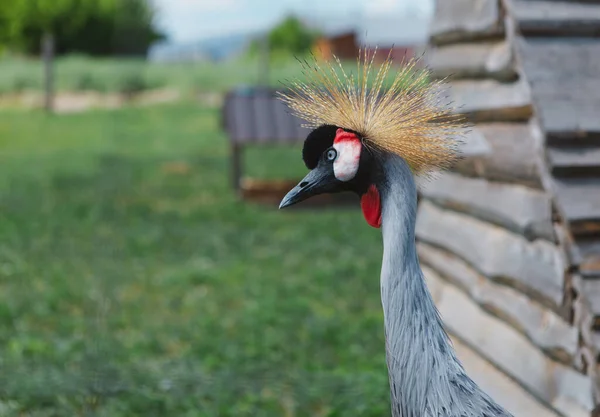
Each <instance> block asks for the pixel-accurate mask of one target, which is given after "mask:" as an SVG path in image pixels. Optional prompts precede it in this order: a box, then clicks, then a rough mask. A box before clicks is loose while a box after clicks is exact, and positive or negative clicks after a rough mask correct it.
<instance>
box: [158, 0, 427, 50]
mask: <svg viewBox="0 0 600 417" xmlns="http://www.w3.org/2000/svg"><path fill="white" fill-rule="evenodd" d="M153 1H154V2H155V5H156V7H157V8H158V11H159V19H158V24H159V26H160V28H161V29H162V30H163V31H165V33H166V34H167V35H168V36H169V39H170V41H172V42H174V43H185V42H193V41H197V40H200V39H206V38H211V37H218V36H222V35H227V34H231V33H244V32H251V31H258V30H263V29H265V28H268V27H269V26H271V25H273V24H274V23H276V22H277V21H278V20H280V19H281V18H282V17H283V16H285V15H287V14H290V13H298V14H300V15H303V16H305V15H308V16H315V17H319V18H323V17H327V16H332V18H335V19H337V20H340V19H343V18H344V16H348V15H353V16H357V15H370V16H380V15H387V16H390V15H392V14H398V15H400V16H406V15H410V16H414V17H415V18H422V19H427V17H428V16H429V15H430V14H431V13H432V11H433V1H434V0H329V1H327V0H153Z"/></svg>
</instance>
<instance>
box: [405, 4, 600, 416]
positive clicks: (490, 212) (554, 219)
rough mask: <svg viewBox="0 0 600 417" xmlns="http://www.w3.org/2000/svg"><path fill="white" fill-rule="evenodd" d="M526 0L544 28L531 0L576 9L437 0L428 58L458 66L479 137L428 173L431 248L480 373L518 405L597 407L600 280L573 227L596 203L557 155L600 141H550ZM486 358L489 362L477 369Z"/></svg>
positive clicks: (444, 307) (437, 64)
mask: <svg viewBox="0 0 600 417" xmlns="http://www.w3.org/2000/svg"><path fill="white" fill-rule="evenodd" d="M515 2H517V3H519V5H520V6H522V5H523V4H525V3H527V4H528V5H529V6H527V7H529V9H527V13H528V14H527V20H526V21H527V22H528V23H527V25H528V26H527V25H526V26H527V27H530V28H534V29H535V30H537V31H539V30H540V24H539V22H537V21H536V20H535V18H536V16H538V15H536V14H535V13H534V12H532V11H531V7H530V3H552V4H553V5H554V6H556V7H563V9H562V10H563V14H558V15H559V17H560V16H562V18H563V19H565V20H568V19H566V18H565V17H564V13H566V12H565V11H564V10H567V9H568V7H567V6H568V5H565V4H563V3H561V2H557V1H551V2H547V1H545V2H540V1H528V0H520V1H518V0H513V1H512V2H509V0H506V1H503V0H438V2H437V6H436V12H435V16H434V19H433V22H432V27H431V37H430V50H429V52H428V54H427V55H426V59H427V64H428V66H429V67H430V68H431V70H432V73H433V75H434V76H435V77H440V78H442V77H449V79H450V85H451V94H452V96H453V100H454V101H455V102H456V103H459V104H461V105H462V108H460V111H461V112H463V113H466V114H467V116H468V117H469V118H470V120H471V121H472V122H473V124H474V127H473V132H471V134H470V135H469V137H468V138H467V139H468V140H467V145H469V147H468V149H471V150H472V148H473V144H472V142H473V141H475V140H476V141H477V142H478V146H477V147H476V148H477V151H476V152H473V151H469V152H467V153H466V158H465V159H464V160H462V161H461V162H460V163H459V164H457V165H456V166H455V167H454V168H453V170H452V171H451V172H447V173H443V174H439V175H438V176H437V178H435V179H434V180H427V181H423V182H421V183H420V184H419V185H420V187H419V189H420V204H419V212H418V220H417V231H416V233H417V241H418V242H417V245H418V251H419V258H420V261H421V263H422V265H423V266H424V270H425V273H426V275H427V279H428V284H429V287H430V290H431V292H432V295H433V297H434V299H435V301H436V303H437V306H438V308H439V309H440V312H441V315H442V317H443V319H444V321H445V323H446V325H447V327H448V330H449V332H450V333H451V335H452V337H453V338H454V339H455V340H456V341H457V346H460V348H457V350H458V352H459V356H461V359H462V360H463V362H464V363H465V367H466V368H467V370H469V368H470V366H472V367H473V369H474V371H473V372H474V379H476V380H477V382H479V383H480V384H481V385H482V386H484V387H486V389H487V390H488V391H489V393H490V394H491V395H492V396H495V397H497V398H498V401H499V402H501V403H502V405H504V406H505V407H506V408H507V409H509V410H510V411H512V412H513V413H514V414H515V415H536V416H560V415H562V416H573V417H577V416H582V417H583V416H585V417H588V416H590V413H591V412H592V409H593V408H594V406H595V400H596V397H595V395H596V391H597V386H598V385H597V381H596V379H595V369H596V366H597V365H596V364H597V360H596V359H597V355H598V353H599V351H598V350H594V349H597V348H600V336H599V335H598V334H597V333H595V332H594V331H593V327H594V326H597V327H600V326H598V324H599V322H600V320H597V316H596V315H598V317H600V291H598V290H597V287H596V285H597V284H600V281H593V280H590V279H586V278H585V277H584V276H582V274H581V273H580V272H579V270H578V269H577V270H576V269H574V265H575V264H576V263H577V262H579V263H581V257H582V250H581V249H580V248H579V246H577V245H576V244H574V242H575V241H577V237H576V236H574V235H573V228H574V227H575V229H576V228H577V227H580V228H584V227H587V228H588V229H589V227H591V226H589V224H588V223H589V222H587V223H585V222H584V223H585V224H584V223H582V222H579V223H578V222H577V221H572V219H573V218H574V215H573V213H576V214H578V215H580V218H581V219H584V220H586V221H588V220H589V219H588V217H589V216H588V217H586V216H587V214H588V213H587V212H586V209H585V208H586V207H587V206H586V205H585V204H584V205H583V206H584V209H581V208H579V209H574V208H572V206H573V204H572V202H570V201H569V198H575V197H580V195H579V194H577V193H579V192H580V191H579V189H576V187H575V188H573V186H572V182H573V181H572V179H570V178H569V177H567V178H566V179H565V178H563V177H560V178H558V177H556V175H555V172H554V171H553V169H554V168H555V167H565V166H567V167H571V166H581V165H583V166H585V167H588V166H589V165H590V164H593V165H594V164H595V165H598V166H600V159H594V155H596V153H597V152H598V151H597V148H594V150H593V152H591V153H585V152H584V153H585V155H584V156H581V152H577V151H574V150H573V149H572V148H568V147H564V146H563V147H555V148H553V147H550V146H549V145H548V143H549V141H548V139H547V131H546V127H545V126H544V125H543V124H541V123H540V114H539V113H540V106H539V105H538V97H537V96H536V94H535V93H536V91H537V89H538V87H537V85H536V84H532V82H531V79H530V77H529V71H528V67H533V66H535V64H533V63H528V61H527V58H525V57H523V54H524V52H523V51H524V49H523V48H524V47H523V35H522V33H521V27H522V26H521V25H522V22H521V20H519V18H517V17H516V16H515V13H514V3H515ZM522 3H523V4H522ZM520 6H519V7H520ZM586 7H593V8H595V9H594V10H597V9H598V7H599V6H591V5H586ZM520 10H521V13H523V9H520ZM578 10H579V9H578ZM599 16H600V15H599ZM553 18H554V19H558V17H556V16H554V17H553ZM599 21H600V20H599ZM586 24H587V26H586V27H587V28H588V29H587V30H589V26H590V24H589V22H587V23H586ZM572 26H577V25H572ZM577 28H578V30H583V29H582V28H581V27H579V26H577ZM599 33H600V32H599ZM599 57H600V54H599ZM599 59H600V58H599ZM539 71H541V72H544V71H546V73H548V72H549V71H550V70H549V69H548V68H546V67H544V68H541V69H538V72H539ZM599 74H600V72H599ZM546 75H547V74H546ZM541 78H542V79H543V78H544V75H542V76H541ZM599 78H600V76H599ZM599 86H600V83H599ZM544 97H545V99H547V96H544ZM559 107H560V105H559ZM553 111H555V110H554V109H553V110H548V111H547V113H548V114H549V115H550V116H545V117H550V118H551V114H553V113H552V112H553ZM597 119H598V120H600V117H597ZM553 122H555V123H556V121H555V120H553ZM598 132H600V129H598ZM585 145H586V147H587V148H586V149H588V148H590V145H589V144H587V143H586V144H585ZM549 161H550V162H549ZM585 161H588V162H587V165H586V162H585ZM595 165H594V166H595ZM560 169H564V168H560ZM586 172H588V171H586ZM569 180H571V182H569ZM561 181H562V182H561ZM565 181H566V185H565ZM561 187H562V191H561V192H562V196H561V194H560V192H557V189H561ZM591 188H593V187H591ZM591 188H590V190H591ZM597 198H600V193H598V194H597V195H596V196H592V195H590V196H587V200H586V201H587V202H588V204H592V205H593V204H594V201H595V200H594V199H597ZM561 200H562V201H569V203H568V204H567V206H569V207H571V208H570V209H569V208H568V207H566V206H564V204H563V205H561ZM598 208H599V210H600V204H598ZM569 210H571V211H570V212H569ZM578 210H579V211H578ZM587 210H588V211H590V210H591V209H587ZM582 211H583V214H582ZM565 212H569V213H570V215H571V218H568V217H566V216H565ZM569 219H571V221H569ZM577 219H578V220H579V218H577ZM588 229H586V230H588ZM598 230H600V229H598ZM598 248H599V249H600V246H599V247H598ZM591 251H592V252H593V249H592V250H591ZM586 259H588V260H589V258H586ZM592 261H593V258H592ZM592 261H590V262H592ZM598 288H600V287H598ZM583 294H586V295H585V296H583ZM594 346H595V347H596V348H594ZM475 363H478V364H479V365H475ZM483 366H489V368H490V370H488V371H487V372H477V369H481V367H483ZM508 392H510V394H508ZM502 399H505V401H504V402H503V401H502ZM534 410H535V411H534Z"/></svg>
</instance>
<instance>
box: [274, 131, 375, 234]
mask: <svg viewBox="0 0 600 417" xmlns="http://www.w3.org/2000/svg"><path fill="white" fill-rule="evenodd" d="M375 155H376V154H375V152H373V149H371V148H368V147H367V146H366V144H365V141H364V140H363V138H362V137H361V135H360V134H359V133H358V132H354V131H351V130H346V129H342V128H339V127H337V126H334V125H322V126H319V127H318V128H316V129H315V130H313V131H312V132H311V133H310V134H309V135H308V136H307V138H306V140H305V141H304V147H303V149H302V158H303V159H304V164H305V165H306V167H307V168H308V169H310V172H309V173H308V174H307V175H306V176H305V177H304V178H303V179H302V181H300V182H299V183H298V185H296V186H295V187H294V188H293V189H292V190H290V192H288V193H287V195H286V196H285V197H284V198H283V200H281V203H280V205H279V208H280V209H281V208H284V207H289V206H291V205H293V204H296V203H299V202H301V201H303V200H306V199H307V198H309V197H312V196H315V195H318V194H323V193H336V192H342V191H352V192H355V193H356V194H358V195H359V196H360V197H361V207H362V209H363V214H364V216H365V219H366V220H367V222H368V223H369V224H370V225H371V226H373V227H380V225H381V202H380V198H379V192H378V190H377V184H376V182H377V181H376V179H377V175H376V174H377V169H376V164H375V163H374V162H375Z"/></svg>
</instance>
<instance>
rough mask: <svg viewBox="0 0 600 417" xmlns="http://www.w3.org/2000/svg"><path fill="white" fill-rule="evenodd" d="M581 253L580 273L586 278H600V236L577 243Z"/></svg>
mask: <svg viewBox="0 0 600 417" xmlns="http://www.w3.org/2000/svg"><path fill="white" fill-rule="evenodd" d="M575 244H576V247H577V250H578V252H579V257H580V259H581V260H580V263H579V272H580V273H581V274H582V275H583V276H584V277H589V278H592V277H593V278H600V235H598V236H592V237H588V238H583V239H577V240H576V241H575Z"/></svg>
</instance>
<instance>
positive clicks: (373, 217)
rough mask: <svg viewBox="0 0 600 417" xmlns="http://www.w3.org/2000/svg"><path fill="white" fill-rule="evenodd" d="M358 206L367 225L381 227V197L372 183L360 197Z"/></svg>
mask: <svg viewBox="0 0 600 417" xmlns="http://www.w3.org/2000/svg"><path fill="white" fill-rule="evenodd" d="M360 208H362V212H363V215H364V216H365V220H366V221H367V223H369V226H372V227H376V228H379V227H381V198H380V196H379V190H377V187H375V185H374V184H371V185H369V189H368V190H367V192H366V193H364V194H363V195H362V197H361V198H360Z"/></svg>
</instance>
